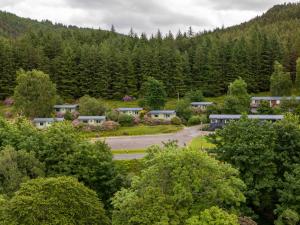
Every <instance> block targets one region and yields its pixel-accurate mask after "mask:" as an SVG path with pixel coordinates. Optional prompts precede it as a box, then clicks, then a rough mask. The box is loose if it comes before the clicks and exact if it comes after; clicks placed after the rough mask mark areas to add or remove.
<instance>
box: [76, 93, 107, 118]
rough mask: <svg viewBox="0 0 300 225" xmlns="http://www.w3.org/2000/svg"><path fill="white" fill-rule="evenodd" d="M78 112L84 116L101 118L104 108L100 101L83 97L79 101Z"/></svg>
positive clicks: (86, 96)
mask: <svg viewBox="0 0 300 225" xmlns="http://www.w3.org/2000/svg"><path fill="white" fill-rule="evenodd" d="M79 111H80V114H81V115H85V116H102V115H104V113H105V111H106V108H105V107H104V105H103V103H102V102H101V101H100V100H98V99H96V98H92V97H90V96H88V95H85V96H83V97H81V98H80V99H79Z"/></svg>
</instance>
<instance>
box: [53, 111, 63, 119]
mask: <svg viewBox="0 0 300 225" xmlns="http://www.w3.org/2000/svg"><path fill="white" fill-rule="evenodd" d="M55 116H56V117H57V118H63V117H64V113H62V112H55Z"/></svg>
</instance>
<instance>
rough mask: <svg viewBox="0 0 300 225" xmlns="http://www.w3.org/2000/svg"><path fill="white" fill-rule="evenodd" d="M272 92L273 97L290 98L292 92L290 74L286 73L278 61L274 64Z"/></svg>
mask: <svg viewBox="0 0 300 225" xmlns="http://www.w3.org/2000/svg"><path fill="white" fill-rule="evenodd" d="M270 90H271V94H272V95H273V96H290V95H291V92H292V81H291V77H290V73H287V72H285V71H284V68H283V66H282V65H281V64H280V63H279V62H277V61H276V62H275V63H274V72H273V74H272V76H271V86H270Z"/></svg>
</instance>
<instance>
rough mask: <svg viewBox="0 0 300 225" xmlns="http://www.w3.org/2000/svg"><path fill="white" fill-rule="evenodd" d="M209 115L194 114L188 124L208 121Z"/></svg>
mask: <svg viewBox="0 0 300 225" xmlns="http://www.w3.org/2000/svg"><path fill="white" fill-rule="evenodd" d="M207 122H208V121H207V117H206V116H205V115H202V116H192V117H191V118H190V119H189V121H188V125H189V126H192V125H198V124H201V123H207Z"/></svg>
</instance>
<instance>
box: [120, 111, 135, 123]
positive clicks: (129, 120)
mask: <svg viewBox="0 0 300 225" xmlns="http://www.w3.org/2000/svg"><path fill="white" fill-rule="evenodd" d="M118 121H119V123H120V124H121V126H133V125H134V117H133V116H130V115H127V114H120V115H119V119H118Z"/></svg>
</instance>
